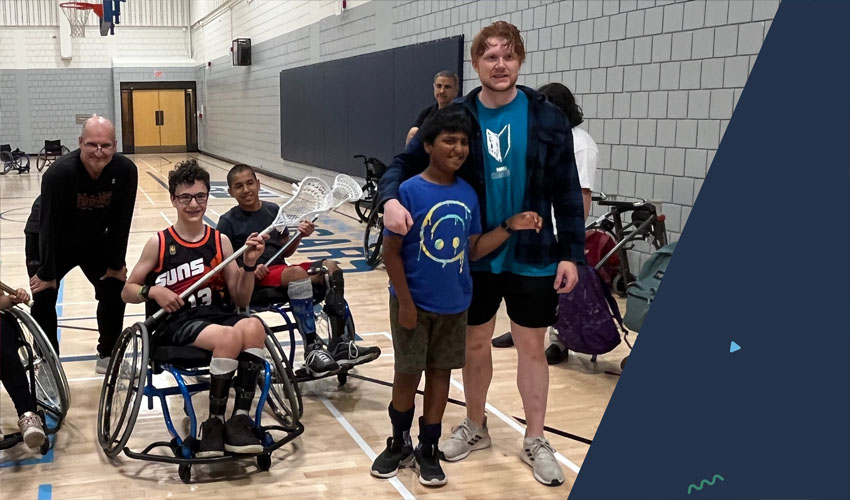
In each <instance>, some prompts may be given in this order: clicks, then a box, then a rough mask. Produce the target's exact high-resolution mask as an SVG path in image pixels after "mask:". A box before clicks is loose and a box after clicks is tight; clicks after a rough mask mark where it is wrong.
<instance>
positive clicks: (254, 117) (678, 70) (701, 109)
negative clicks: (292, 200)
mask: <svg viewBox="0 0 850 500" xmlns="http://www.w3.org/2000/svg"><path fill="white" fill-rule="evenodd" d="M778 5H779V1H778V0H731V1H730V0H709V1H704V0H692V1H685V2H672V1H669V0H657V1H656V0H640V1H636V0H619V1H618V0H589V1H582V0H575V1H561V2H555V1H551V0H537V1H535V0H499V1H489V0H478V1H468V0H466V1H463V0H462V1H456V2H454V1H447V0H420V1H396V2H383V1H372V2H368V3H366V4H364V5H362V6H359V7H356V8H352V9H348V10H347V11H346V12H344V13H342V15H340V16H334V17H331V18H327V19H324V20H322V21H320V22H318V23H316V24H314V25H312V26H309V27H306V28H303V29H301V30H298V31H296V32H293V33H289V34H287V35H284V36H281V37H277V38H275V39H273V40H270V41H267V42H263V43H260V44H258V45H256V46H255V48H254V64H253V66H252V67H249V68H233V67H232V66H230V63H229V61H228V60H226V59H225V58H222V59H218V60H214V61H213V65H212V66H211V67H210V68H202V69H200V70H198V79H199V91H200V92H201V100H202V102H205V103H206V106H207V118H205V120H204V121H203V122H202V123H201V126H200V131H201V148H202V149H203V150H206V151H209V152H212V153H214V154H219V155H221V156H225V157H228V158H233V159H240V160H244V161H247V162H249V163H254V164H256V165H262V166H263V167H264V168H268V169H270V170H273V171H277V172H279V173H281V174H284V175H287V176H290V177H300V176H302V175H305V174H306V173H314V174H315V173H317V169H316V168H314V167H311V166H306V165H294V164H289V163H285V162H283V161H282V160H281V159H280V151H279V144H278V139H277V137H278V133H279V126H280V125H279V123H280V117H279V112H280V111H279V94H278V92H277V75H278V73H279V71H280V70H281V69H284V68H289V67H294V66H300V65H306V64H312V63H316V62H320V61H324V60H329V59H336V58H339V57H350V56H353V55H358V54H362V53H366V52H373V51H377V50H383V49H386V48H391V47H397V46H403V45H408V44H412V43H418V42H425V41H430V40H435V39H439V38H443V37H446V36H453V35H459V34H463V35H464V36H465V39H466V43H465V47H464V57H465V63H464V76H465V80H464V85H463V89H464V91H465V92H467V91H469V90H471V89H472V88H474V87H476V86H477V85H478V79H477V75H476V74H475V73H474V71H473V69H472V65H471V62H470V60H469V48H470V45H471V41H472V38H473V37H474V36H475V34H476V33H477V32H478V31H479V30H480V29H481V28H482V27H483V26H486V25H488V24H490V23H492V22H494V21H496V20H500V19H501V20H507V21H510V22H512V23H514V24H516V25H517V26H518V27H519V28H520V30H521V31H522V34H523V37H524V39H525V42H526V50H527V52H528V54H527V60H526V62H525V64H524V65H523V67H522V71H521V75H520V79H519V83H521V84H524V85H528V86H531V87H535V88H536V87H539V86H540V85H543V84H545V83H548V82H553V81H558V82H562V83H564V84H565V85H567V86H568V87H570V88H571V89H572V90H573V91H574V93H576V95H577V98H578V101H579V103H580V104H581V105H582V107H583V109H584V112H585V123H584V124H582V127H584V128H585V129H586V130H588V131H589V132H590V133H591V135H592V136H593V137H594V139H595V140H596V141H597V143H598V144H599V149H600V154H599V159H600V161H599V166H598V167H599V171H598V173H597V178H596V186H595V188H596V189H597V190H600V189H601V190H603V191H605V192H606V194H608V195H614V196H620V197H625V198H629V197H642V198H647V199H650V200H653V201H658V202H661V203H662V204H663V211H664V213H665V214H666V215H667V228H668V231H669V234H670V238H671V240H676V239H678V237H679V236H680V234H681V231H682V228H683V227H684V226H685V223H686V221H687V218H688V215H689V214H690V210H691V207H693V204H694V201H695V199H696V197H697V195H698V193H699V188H700V187H701V185H702V181H703V179H704V177H705V175H706V173H707V172H708V170H709V166H710V164H711V161H712V160H713V158H714V153H715V151H716V149H717V147H718V145H719V143H720V141H721V139H722V134H723V132H725V130H726V126H727V125H728V121H729V119H730V118H731V116H732V111H733V109H734V107H735V105H736V104H737V102H738V98H739V97H740V95H741V91H742V89H743V86H744V84H745V83H746V80H747V77H748V75H749V72H750V71H751V69H752V66H753V64H754V62H755V59H756V57H757V55H758V51H759V49H760V48H761V44H762V42H763V40H764V37H765V36H767V32H768V30H769V28H770V22H771V20H772V18H773V16H774V14H775V12H776V9H777V8H778ZM384 21H386V22H384ZM202 81H203V85H202V84H201V82H202ZM601 213H602V211H601V210H600V209H599V207H594V208H593V214H594V215H599V214H601ZM637 250H639V251H641V250H643V254H641V253H640V252H639V253H635V254H634V255H632V256H631V257H632V258H633V259H634V260H635V261H634V262H633V263H634V264H635V265H639V264H640V263H641V261H642V260H644V259H645V257H646V256H645V253H646V251H647V250H648V249H646V248H641V247H638V248H637Z"/></svg>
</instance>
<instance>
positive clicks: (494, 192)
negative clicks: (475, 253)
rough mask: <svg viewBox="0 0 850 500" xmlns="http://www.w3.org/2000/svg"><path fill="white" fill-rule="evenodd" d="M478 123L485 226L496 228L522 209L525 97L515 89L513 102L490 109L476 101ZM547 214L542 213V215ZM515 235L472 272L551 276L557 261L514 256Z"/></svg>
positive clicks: (526, 139)
mask: <svg viewBox="0 0 850 500" xmlns="http://www.w3.org/2000/svg"><path fill="white" fill-rule="evenodd" d="M476 105H477V106H478V123H479V125H480V126H481V137H482V139H483V140H482V146H483V148H484V151H483V155H484V182H485V192H486V193H487V213H486V217H487V218H486V224H487V228H488V229H490V228H495V227H496V226H498V225H499V224H501V223H502V222H503V221H506V220H508V218H509V217H511V216H512V215H514V214H517V213H519V212H522V211H523V206H524V202H525V185H526V171H525V157H526V150H527V146H528V97H526V95H525V93H524V92H522V91H519V90H518V91H517V95H516V97H515V98H514V100H513V101H511V102H510V103H508V104H506V105H504V106H502V107H500V108H495V109H491V108H488V107H486V106H484V105H483V104H481V101H480V100H478V101H477V102H476ZM541 215H543V216H546V215H545V214H541ZM515 247H516V235H513V236H511V237H510V238H509V239H508V241H507V244H505V245H503V246H501V247H499V249H497V250H496V251H494V252H493V253H491V254H490V255H488V256H486V257H484V258H482V259H481V260H479V261H477V262H475V263H474V264H473V266H472V269H473V270H474V271H487V272H491V273H495V274H499V273H503V272H506V273H514V274H519V275H523V276H551V275H553V274H555V271H556V269H557V265H556V264H552V265H549V266H531V265H528V264H521V263H519V262H517V261H516V260H515V259H514V251H515Z"/></svg>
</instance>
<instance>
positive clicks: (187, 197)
mask: <svg viewBox="0 0 850 500" xmlns="http://www.w3.org/2000/svg"><path fill="white" fill-rule="evenodd" d="M209 196H210V194H209V193H197V194H194V195H191V194H188V193H183V194H181V195H178V196H175V198H177V201H179V202H180V204H181V205H188V204H190V203H192V200H195V201H197V202H198V205H203V204H204V203H206V202H207V198H209Z"/></svg>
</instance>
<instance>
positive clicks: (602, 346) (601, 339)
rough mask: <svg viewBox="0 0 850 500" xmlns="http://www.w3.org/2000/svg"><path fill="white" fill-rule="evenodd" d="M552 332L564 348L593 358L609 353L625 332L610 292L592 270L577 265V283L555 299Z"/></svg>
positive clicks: (588, 267)
mask: <svg viewBox="0 0 850 500" xmlns="http://www.w3.org/2000/svg"><path fill="white" fill-rule="evenodd" d="M618 326H619V329H618V328H617V327H618ZM555 329H556V330H557V331H558V337H559V338H560V339H561V341H562V342H563V343H564V345H565V346H566V347H567V348H568V349H570V350H571V351H576V352H582V353H585V354H594V355H595V354H605V353H606V352H610V351H611V350H612V349H614V348H615V347H617V345H619V343H620V330H622V331H623V333H627V331H626V330H625V327H623V319H622V317H621V316H620V308H619V307H617V302H616V301H615V300H614V297H613V296H611V289H610V288H609V287H608V285H606V284H605V282H603V281H602V278H601V277H600V276H599V274H598V272H597V271H596V270H595V269H594V268H592V267H590V266H586V265H579V266H578V284H576V287H575V288H574V289H573V291H571V292H570V293H565V294H562V295H561V296H560V297H559V302H558V320H557V321H556V322H555Z"/></svg>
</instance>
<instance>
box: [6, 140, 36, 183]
mask: <svg viewBox="0 0 850 500" xmlns="http://www.w3.org/2000/svg"><path fill="white" fill-rule="evenodd" d="M0 164H2V168H3V170H2V171H0V175H6V174H7V173H9V172H11V171H12V170H17V171H18V173H19V174H22V173H24V172H29V171H30V157H29V155H27V154H26V153H24V152H23V151H21V150H20V149H17V148H15V150H14V151H12V146H11V145H9V144H0Z"/></svg>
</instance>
